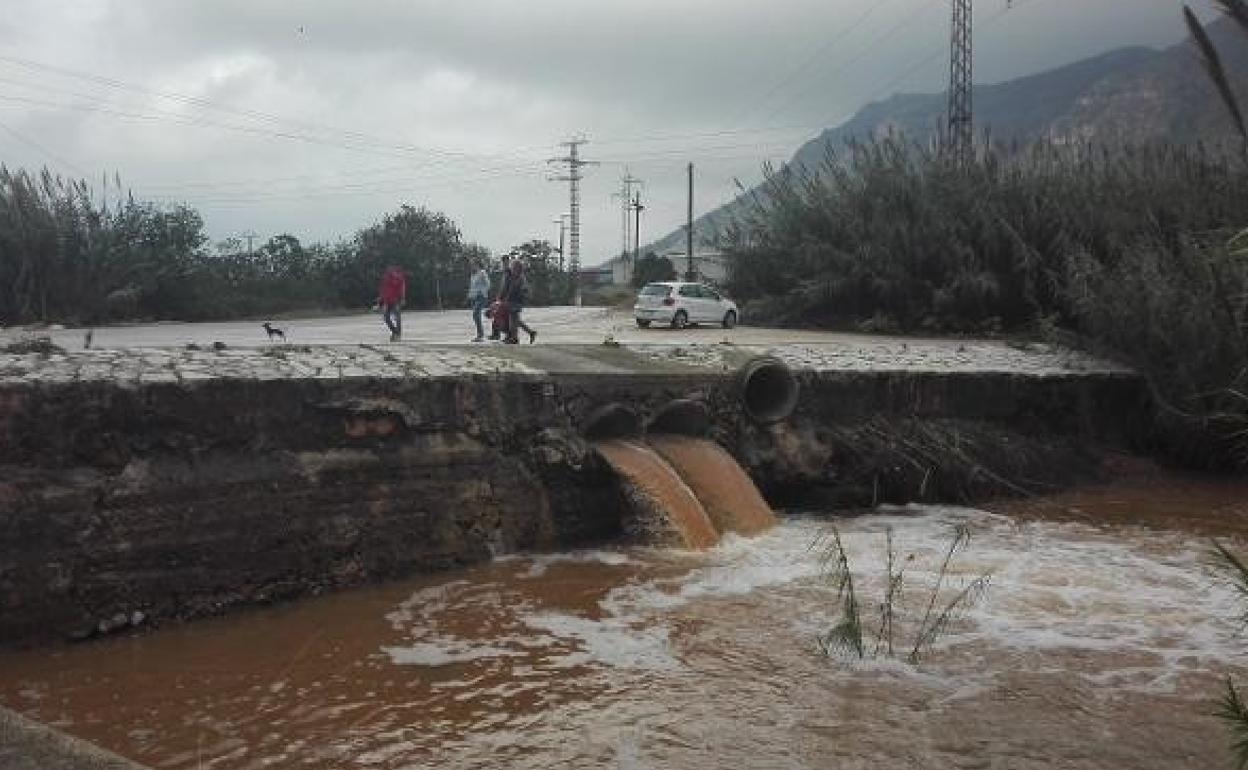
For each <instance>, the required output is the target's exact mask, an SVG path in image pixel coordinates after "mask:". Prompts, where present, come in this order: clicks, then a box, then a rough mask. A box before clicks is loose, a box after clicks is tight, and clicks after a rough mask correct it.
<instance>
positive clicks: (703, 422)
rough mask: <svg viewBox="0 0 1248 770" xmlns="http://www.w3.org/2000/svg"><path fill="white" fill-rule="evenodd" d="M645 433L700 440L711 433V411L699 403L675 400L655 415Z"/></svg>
mask: <svg viewBox="0 0 1248 770" xmlns="http://www.w3.org/2000/svg"><path fill="white" fill-rule="evenodd" d="M646 432H647V433H675V434H678V435H681V436H695V437H697V438H702V437H704V436H706V434H708V433H710V432H711V411H710V410H709V409H707V408H706V404H704V403H702V402H701V401H693V400H691V399H687V398H681V399H677V400H675V401H673V402H671V403H670V404H667V405H666V406H664V407H663V408H662V409H660V410H659V411H658V412H656V413H655V415H654V417H652V418H651V419H650V424H649V426H647V428H646Z"/></svg>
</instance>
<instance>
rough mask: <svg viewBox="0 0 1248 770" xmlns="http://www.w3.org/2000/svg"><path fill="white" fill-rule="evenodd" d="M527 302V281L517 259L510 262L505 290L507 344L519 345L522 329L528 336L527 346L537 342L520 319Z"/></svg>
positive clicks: (521, 263)
mask: <svg viewBox="0 0 1248 770" xmlns="http://www.w3.org/2000/svg"><path fill="white" fill-rule="evenodd" d="M528 300H529V280H528V278H527V277H526V276H525V275H524V263H523V262H521V261H520V260H518V259H513V260H512V261H511V281H510V283H509V285H508V288H507V309H508V310H509V311H510V318H509V319H508V322H507V327H508V328H507V344H509V345H516V344H519V342H520V340H519V335H520V329H524V330H525V331H526V332H528V334H529V344H530V345H532V344H533V343H534V342H536V341H537V332H536V331H534V330H533V329H530V328H529V325H528V324H526V323H525V322H524V320H523V319H521V318H520V314H521V313H522V312H524V305H525V303H526V302H528Z"/></svg>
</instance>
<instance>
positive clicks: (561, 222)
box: [550, 214, 568, 273]
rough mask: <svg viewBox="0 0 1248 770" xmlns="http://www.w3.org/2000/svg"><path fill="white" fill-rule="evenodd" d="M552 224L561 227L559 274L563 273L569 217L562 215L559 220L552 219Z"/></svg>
mask: <svg viewBox="0 0 1248 770" xmlns="http://www.w3.org/2000/svg"><path fill="white" fill-rule="evenodd" d="M550 221H551V222H554V223H555V224H557V225H559V272H561V273H562V272H563V240H564V233H565V232H567V223H568V215H567V214H560V215H559V218H558V219H552V220H550Z"/></svg>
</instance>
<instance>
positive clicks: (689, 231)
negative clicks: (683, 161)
mask: <svg viewBox="0 0 1248 770" xmlns="http://www.w3.org/2000/svg"><path fill="white" fill-rule="evenodd" d="M685 257H686V264H687V265H688V267H687V268H686V270H685V280H686V281H693V280H697V275H698V272H697V271H696V270H694V269H693V164H692V163H690V164H689V218H688V222H687V224H686V225H685Z"/></svg>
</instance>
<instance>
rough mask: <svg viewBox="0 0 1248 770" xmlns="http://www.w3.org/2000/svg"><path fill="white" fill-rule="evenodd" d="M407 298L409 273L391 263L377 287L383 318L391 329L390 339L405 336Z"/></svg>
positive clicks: (397, 339) (393, 340) (394, 340)
mask: <svg viewBox="0 0 1248 770" xmlns="http://www.w3.org/2000/svg"><path fill="white" fill-rule="evenodd" d="M406 299H407V275H406V274H404V272H403V268H401V267H399V266H398V265H391V266H390V267H387V268H386V272H385V273H383V274H382V276H381V285H380V286H379V287H378V288H377V304H378V305H379V306H380V307H381V308H382V315H381V318H382V320H383V321H385V322H386V326H387V327H388V328H389V329H390V341H391V342H398V341H399V340H400V339H402V337H403V313H402V311H403V301H404V300H406Z"/></svg>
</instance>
